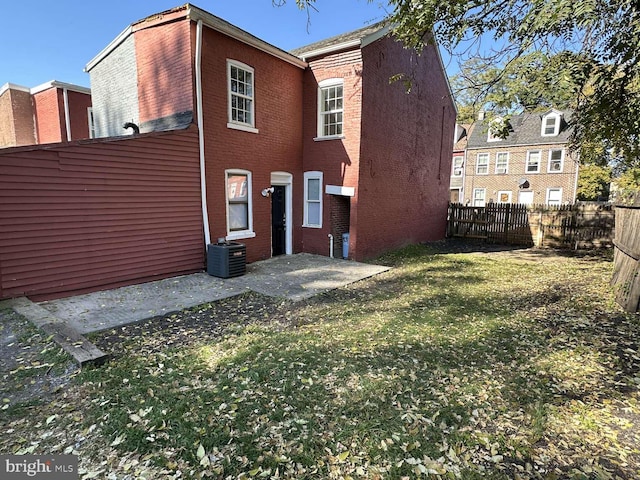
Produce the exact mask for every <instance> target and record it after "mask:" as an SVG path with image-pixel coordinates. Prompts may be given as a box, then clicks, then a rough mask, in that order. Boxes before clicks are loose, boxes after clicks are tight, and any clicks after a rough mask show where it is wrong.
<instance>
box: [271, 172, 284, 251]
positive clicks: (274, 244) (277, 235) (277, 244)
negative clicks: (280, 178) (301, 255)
mask: <svg viewBox="0 0 640 480" xmlns="http://www.w3.org/2000/svg"><path fill="white" fill-rule="evenodd" d="M284 193H285V187H284V186H278V185H276V186H274V187H273V193H272V194H271V251H272V255H273V256H274V257H275V256H276V255H284V254H285V253H286V252H287V250H286V249H287V218H286V213H285V212H286V210H285V195H284Z"/></svg>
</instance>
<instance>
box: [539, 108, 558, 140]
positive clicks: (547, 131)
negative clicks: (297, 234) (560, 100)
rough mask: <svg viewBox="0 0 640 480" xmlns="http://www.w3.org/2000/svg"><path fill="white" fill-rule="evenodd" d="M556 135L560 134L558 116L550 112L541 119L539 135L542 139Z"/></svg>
mask: <svg viewBox="0 0 640 480" xmlns="http://www.w3.org/2000/svg"><path fill="white" fill-rule="evenodd" d="M558 133H560V115H559V114H557V113H555V112H552V113H549V114H547V115H545V116H544V117H542V131H541V132H540V134H541V135H542V136H543V137H555V136H556V135H558Z"/></svg>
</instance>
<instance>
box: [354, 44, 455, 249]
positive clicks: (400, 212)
mask: <svg viewBox="0 0 640 480" xmlns="http://www.w3.org/2000/svg"><path fill="white" fill-rule="evenodd" d="M363 60H364V61H363V64H364V69H363V73H362V78H363V86H362V89H363V100H362V148H361V157H360V167H361V168H360V178H359V188H358V191H357V198H356V201H357V220H356V221H357V223H356V227H357V232H356V234H357V238H356V239H355V242H356V243H355V248H356V252H355V258H356V259H364V258H369V257H372V256H375V255H377V254H379V253H381V252H383V251H385V250H389V249H392V248H396V247H399V246H402V245H405V244H409V243H417V242H422V241H428V240H438V239H441V238H444V235H445V227H446V218H447V204H448V200H449V176H450V171H451V156H452V155H451V154H452V148H453V147H452V145H451V139H452V138H453V132H454V128H455V110H454V106H453V103H452V100H451V99H450V96H449V90H448V87H447V83H446V78H445V76H444V72H443V71H442V68H441V65H440V62H439V59H438V56H437V52H436V50H435V48H434V47H433V46H429V47H427V50H426V51H425V52H423V54H422V55H420V56H417V55H415V54H414V53H412V52H411V51H409V50H406V49H404V48H403V47H402V45H401V44H399V43H397V42H394V41H393V40H391V39H389V38H385V39H381V40H379V41H376V42H374V43H372V44H370V45H368V46H367V47H365V48H364V49H363ZM398 73H405V74H407V75H409V78H410V79H411V80H412V82H413V83H412V87H411V91H410V93H407V91H406V90H405V87H404V85H403V83H402V82H396V83H394V84H391V85H390V84H389V78H390V77H391V76H392V75H394V74H398ZM351 223H352V225H353V224H354V219H353V217H352V220H351ZM353 242H354V240H353V239H352V245H353V244H354V243H353Z"/></svg>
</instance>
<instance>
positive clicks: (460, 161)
mask: <svg viewBox="0 0 640 480" xmlns="http://www.w3.org/2000/svg"><path fill="white" fill-rule="evenodd" d="M463 167H464V157H460V156H455V157H453V168H452V171H451V176H452V177H461V176H462V171H463Z"/></svg>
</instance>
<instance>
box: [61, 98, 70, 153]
mask: <svg viewBox="0 0 640 480" xmlns="http://www.w3.org/2000/svg"><path fill="white" fill-rule="evenodd" d="M62 98H63V99H64V126H65V128H66V130H67V142H70V141H71V118H70V117H69V92H68V91H67V89H66V88H63V89H62Z"/></svg>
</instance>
